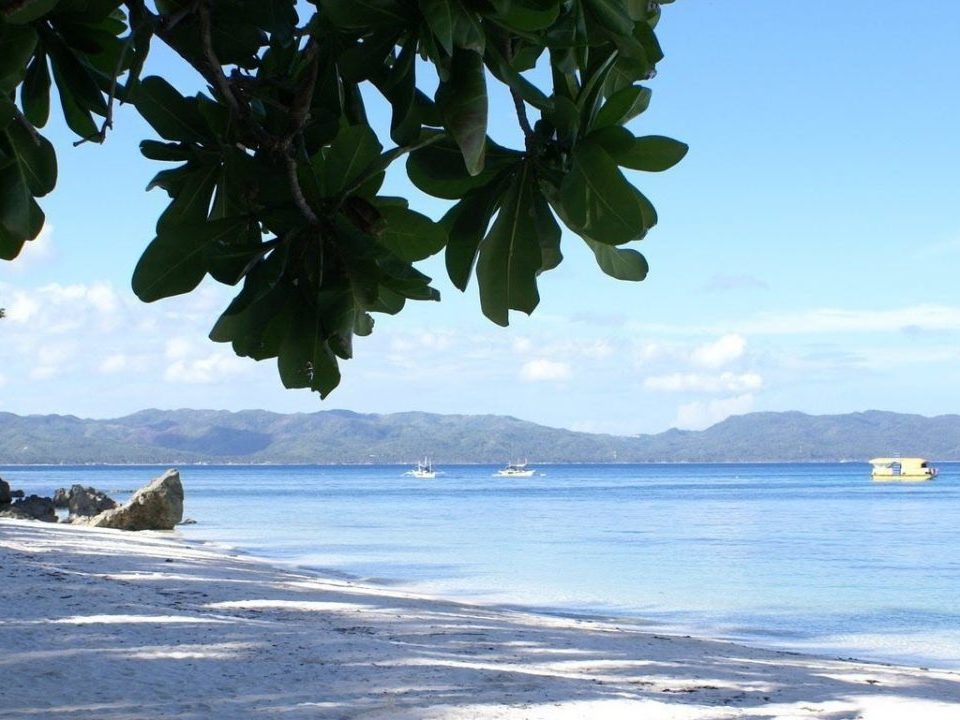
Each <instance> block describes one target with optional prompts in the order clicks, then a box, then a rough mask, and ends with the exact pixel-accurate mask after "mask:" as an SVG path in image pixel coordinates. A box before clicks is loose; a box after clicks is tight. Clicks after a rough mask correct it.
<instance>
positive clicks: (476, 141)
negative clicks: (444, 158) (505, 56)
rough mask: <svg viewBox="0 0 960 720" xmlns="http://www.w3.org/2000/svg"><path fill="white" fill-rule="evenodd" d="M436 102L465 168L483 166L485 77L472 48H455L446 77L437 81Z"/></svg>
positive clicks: (473, 169) (474, 172)
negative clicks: (447, 76) (438, 82)
mask: <svg viewBox="0 0 960 720" xmlns="http://www.w3.org/2000/svg"><path fill="white" fill-rule="evenodd" d="M437 104H438V105H439V106H440V112H441V114H442V116H443V125H444V127H445V128H446V129H447V131H448V132H449V133H450V135H451V136H452V137H453V139H454V140H455V141H456V143H457V145H458V146H459V147H460V152H461V153H462V154H463V161H464V164H465V166H466V168H467V172H469V173H470V174H471V175H478V174H479V173H480V172H481V171H482V170H483V161H484V150H485V146H486V138H487V81H486V77H485V76H484V72H483V58H482V57H481V56H480V55H479V54H478V53H475V52H473V51H472V50H460V49H458V50H456V51H455V52H454V55H453V63H452V65H451V69H450V80H449V82H446V83H441V85H440V89H439V90H438V91H437Z"/></svg>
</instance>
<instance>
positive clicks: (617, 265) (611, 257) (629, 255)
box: [584, 238, 649, 282]
mask: <svg viewBox="0 0 960 720" xmlns="http://www.w3.org/2000/svg"><path fill="white" fill-rule="evenodd" d="M584 240H585V241H586V243H587V245H589V246H590V249H591V250H593V254H594V256H595V257H596V258H597V265H599V266H600V269H601V270H603V272H605V273H606V274H607V275H609V276H610V277H614V278H616V279H617V280H631V281H634V282H639V281H641V280H643V279H644V278H645V277H647V272H648V270H649V266H648V265H647V260H646V258H644V257H643V255H641V254H640V253H639V252H637V251H636V250H631V249H629V248H617V247H611V246H610V245H605V244H604V243H601V242H597V241H596V240H591V239H590V238H584Z"/></svg>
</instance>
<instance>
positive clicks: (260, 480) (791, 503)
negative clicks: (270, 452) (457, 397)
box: [0, 463, 960, 668]
mask: <svg viewBox="0 0 960 720" xmlns="http://www.w3.org/2000/svg"><path fill="white" fill-rule="evenodd" d="M404 470H405V468H398V467H395V466H374V465H370V466H349V467H331V466H275V465H257V466H239V465H234V466H211V465H196V466H184V467H181V468H180V472H181V476H182V479H183V483H184V487H185V492H186V502H185V515H186V516H187V517H189V518H191V519H193V520H196V524H195V525H185V526H181V527H180V528H179V529H178V532H180V533H182V535H183V536H184V537H186V538H188V539H191V540H201V541H212V542H217V543H222V544H227V545H230V546H232V547H235V548H237V549H241V550H244V551H247V552H251V553H254V554H257V555H261V556H264V557H266V558H269V559H271V560H273V561H276V562H281V563H286V564H290V565H294V566H298V567H301V568H308V569H311V570H316V571H318V572H322V573H327V574H336V575H337V576H341V577H349V578H354V579H358V580H361V581H363V582H365V583H381V584H389V585H392V586H397V587H400V588H403V589H407V590H412V591H415V592H420V593H426V594H432V595H438V596H443V597H449V598H458V599H463V600H467V601H471V602H481V603H486V604H498V605H514V606H524V607H533V608H536V609H538V610H541V611H545V612H553V613H564V614H585V615H602V616H604V617H618V618H625V619H629V620H632V621H635V622H643V623H650V625H651V627H652V628H653V629H655V630H658V631H660V632H681V633H691V634H699V635H708V636H712V637H719V638H728V639H732V640H737V641H741V642H746V643H748V644H754V645H762V646H772V647H781V648H790V649H795V650H805V651H812V652H819V653H829V654H833V655H839V656H843V657H858V658H864V659H875V660H885V661H894V662H905V663H912V664H921V665H924V664H925V665H935V666H939V667H953V668H957V667H960V608H958V602H957V600H958V592H960V465H942V466H941V474H940V476H939V477H938V478H937V479H936V480H934V481H933V482H928V483H919V484H879V483H874V482H871V480H870V476H869V466H868V465H865V464H860V463H850V464H782V465H780V464H750V465H734V464H723V465H706V464H678V465H544V466H540V467H539V468H538V474H537V475H535V476H534V477H530V478H502V477H494V476H493V473H494V471H495V470H496V468H494V467H484V466H450V467H444V468H441V473H440V474H439V475H438V476H437V477H436V478H435V479H432V480H427V479H417V478H412V477H409V476H405V475H404V474H403V472H404ZM159 471H160V468H156V467H142V466H140V467H137V466H105V467H104V466H77V467H66V466H30V467H25V466H14V467H0V476H2V477H3V478H4V479H6V480H8V481H9V482H10V483H11V485H13V486H14V487H16V488H23V489H24V490H26V491H27V492H28V493H29V492H37V493H41V494H50V493H52V491H53V490H54V489H55V488H57V487H63V486H69V485H71V484H74V483H80V484H83V485H93V486H95V487H97V488H99V489H102V490H105V491H107V492H108V493H111V494H113V495H114V497H116V498H118V499H123V498H124V497H126V496H127V495H128V494H129V492H130V491H132V490H133V489H135V488H137V487H139V486H141V485H143V484H145V483H146V482H147V481H149V480H150V479H151V478H152V477H154V476H156V475H157V474H159Z"/></svg>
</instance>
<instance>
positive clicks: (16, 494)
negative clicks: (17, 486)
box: [10, 490, 24, 498]
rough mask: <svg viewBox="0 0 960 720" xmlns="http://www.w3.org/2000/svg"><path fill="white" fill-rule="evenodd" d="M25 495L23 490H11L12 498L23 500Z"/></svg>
mask: <svg viewBox="0 0 960 720" xmlns="http://www.w3.org/2000/svg"><path fill="white" fill-rule="evenodd" d="M23 495H24V493H23V490H11V491H10V497H12V498H21V497H23Z"/></svg>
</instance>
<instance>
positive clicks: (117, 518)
mask: <svg viewBox="0 0 960 720" xmlns="http://www.w3.org/2000/svg"><path fill="white" fill-rule="evenodd" d="M182 519H183V485H182V484H181V482H180V473H179V472H177V471H176V470H174V469H170V470H167V471H166V472H165V473H164V474H163V475H161V476H160V477H158V478H155V479H154V480H152V481H151V482H150V483H149V484H148V485H146V486H144V487H142V488H140V489H139V490H137V491H136V492H135V493H134V494H133V497H131V498H130V500H129V501H128V502H126V503H124V504H123V505H121V506H119V507H116V508H113V509H112V510H105V511H103V512H101V513H100V514H98V515H94V516H93V517H83V516H80V517H75V518H74V520H73V524H75V525H92V526H93V527H103V528H115V529H118V530H172V529H173V528H174V526H176V525H177V523H179V522H180V521H181V520H182Z"/></svg>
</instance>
